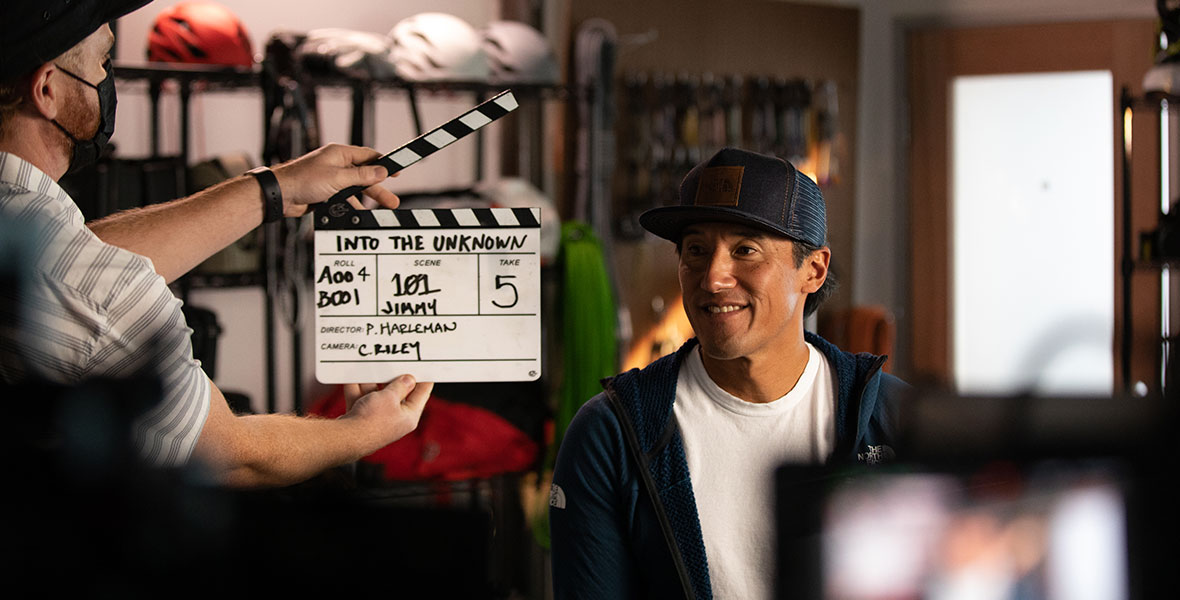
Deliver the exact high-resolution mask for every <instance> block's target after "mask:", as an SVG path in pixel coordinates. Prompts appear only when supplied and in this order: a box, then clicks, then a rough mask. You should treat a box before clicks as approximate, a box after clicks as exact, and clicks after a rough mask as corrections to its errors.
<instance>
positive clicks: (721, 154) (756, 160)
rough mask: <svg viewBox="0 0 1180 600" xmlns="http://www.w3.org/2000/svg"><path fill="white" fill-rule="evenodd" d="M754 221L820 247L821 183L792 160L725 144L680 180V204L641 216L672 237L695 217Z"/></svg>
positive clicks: (823, 234)
mask: <svg viewBox="0 0 1180 600" xmlns="http://www.w3.org/2000/svg"><path fill="white" fill-rule="evenodd" d="M705 222H724V223H741V224H746V225H752V226H754V227H757V228H758V229H763V230H768V231H770V232H772V233H776V234H779V235H783V236H786V237H788V238H791V239H793V240H796V241H800V242H804V243H807V244H810V245H811V246H815V247H817V248H819V247H823V246H824V245H826V240H827V232H828V222H827V209H826V207H825V205H824V197H823V194H821V193H820V191H819V186H818V185H816V184H815V182H814V181H812V180H811V178H810V177H808V176H806V175H804V174H803V173H800V172H799V170H798V169H796V168H795V166H794V165H792V164H791V163H789V162H787V161H785V160H783V159H781V158H778V157H777V156H770V155H766V154H758V153H756V152H750V151H749V150H741V149H738V148H722V149H721V150H718V151H717V153H716V154H714V155H713V156H712V157H710V158H709V159H708V160H706V161H704V162H702V163H700V164H698V165H697V166H695V167H693V169H692V170H691V171H689V172H688V175H686V176H685V177H684V181H683V182H681V183H680V204H679V205H678V206H661V207H659V208H653V209H651V210H649V211H647V212H645V213H643V214H642V215H640V216H639V224H640V225H643V228H644V229H646V230H648V231H650V232H652V233H654V234H656V235H658V236H660V237H662V238H664V239H666V240H671V241H673V242H679V241H680V236H681V232H682V231H684V228H685V227H687V226H688V225H691V224H693V223H705Z"/></svg>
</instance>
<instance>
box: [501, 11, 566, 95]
mask: <svg viewBox="0 0 1180 600" xmlns="http://www.w3.org/2000/svg"><path fill="white" fill-rule="evenodd" d="M481 33H482V34H483V51H484V54H486V55H487V57H488V66H489V67H490V68H491V75H490V80H491V81H492V82H494V83H534V84H542V85H552V84H556V83H558V82H559V81H561V69H559V68H558V66H557V58H556V56H555V55H554V53H553V47H552V46H550V45H549V41H548V40H546V39H545V36H544V35H542V34H541V32H540V31H537V30H536V28H534V27H532V26H531V25H528V24H526V23H521V22H520V21H492V22H491V23H488V24H487V25H486V26H485V27H484V28H483V30H482V32H481Z"/></svg>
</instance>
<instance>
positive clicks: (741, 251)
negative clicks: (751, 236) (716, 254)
mask: <svg viewBox="0 0 1180 600" xmlns="http://www.w3.org/2000/svg"><path fill="white" fill-rule="evenodd" d="M756 252H758V249H757V248H755V247H753V246H738V248H737V250H735V251H734V253H735V254H737V255H739V256H749V255H751V254H754V253H756Z"/></svg>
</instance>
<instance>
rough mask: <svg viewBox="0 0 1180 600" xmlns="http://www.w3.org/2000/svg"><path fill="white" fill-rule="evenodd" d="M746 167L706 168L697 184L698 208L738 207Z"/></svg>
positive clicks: (696, 202)
mask: <svg viewBox="0 0 1180 600" xmlns="http://www.w3.org/2000/svg"><path fill="white" fill-rule="evenodd" d="M745 170H746V168H745V167H705V168H704V169H703V170H702V171H701V181H700V183H699V184H697V197H696V199H695V200H694V201H693V204H695V205H697V206H737V203H738V194H739V193H740V192H741V191H742V173H743V172H744V171H745Z"/></svg>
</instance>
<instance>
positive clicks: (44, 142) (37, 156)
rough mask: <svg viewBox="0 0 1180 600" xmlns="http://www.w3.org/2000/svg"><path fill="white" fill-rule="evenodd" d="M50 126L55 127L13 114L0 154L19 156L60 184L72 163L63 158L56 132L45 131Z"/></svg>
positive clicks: (1, 138)
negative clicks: (55, 135)
mask: <svg viewBox="0 0 1180 600" xmlns="http://www.w3.org/2000/svg"><path fill="white" fill-rule="evenodd" d="M47 126H48V127H53V125H52V124H49V123H48V122H42V123H34V122H30V120H29V119H27V118H24V116H23V115H19V114H18V115H13V121H12V123H9V125H8V127H6V128H5V133H4V135H2V136H0V152H8V153H9V154H14V155H16V156H19V157H20V158H21V159H22V160H24V161H25V162H27V163H29V164H31V165H33V166H34V167H37V168H38V169H41V171H42V172H44V173H45V174H46V175H48V176H50V177H51V178H53V180H54V181H58V180H60V179H61V178H62V176H63V175H65V174H66V170H67V169H68V168H69V164H70V161H69V157H66V156H62V154H61V151H60V148H58V145H57V144H56V143H54V142H55V141H56V138H55V137H53V135H54V134H53V132H51V131H48V130H46V129H45V127H47Z"/></svg>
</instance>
